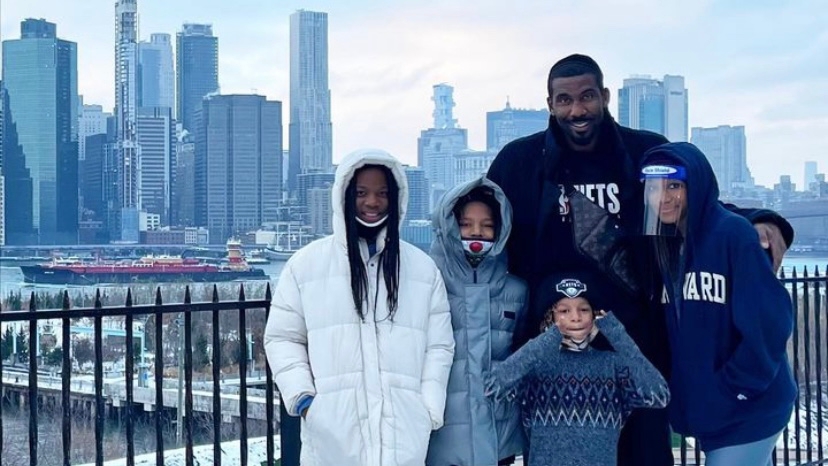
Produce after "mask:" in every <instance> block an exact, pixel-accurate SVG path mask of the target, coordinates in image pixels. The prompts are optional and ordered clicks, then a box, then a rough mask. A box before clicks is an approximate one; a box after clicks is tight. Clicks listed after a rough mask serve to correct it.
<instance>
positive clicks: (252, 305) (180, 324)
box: [0, 271, 828, 466]
mask: <svg viewBox="0 0 828 466" xmlns="http://www.w3.org/2000/svg"><path fill="white" fill-rule="evenodd" d="M781 278H782V281H783V282H784V283H785V285H786V286H787V287H788V289H789V291H790V293H791V299H792V302H793V304H794V310H795V314H796V322H797V324H796V326H795V330H794V333H793V338H792V339H791V342H790V347H789V348H790V353H791V361H792V364H793V368H794V374H795V376H796V381H797V384H798V386H799V387H800V390H799V398H798V400H797V404H796V411H795V413H794V414H795V415H794V421H793V422H792V424H791V425H790V426H789V427H788V428H786V429H785V431H784V433H783V436H782V443H783V447H782V448H778V449H777V451H776V452H775V455H774V459H775V462H774V464H781V465H786V466H787V465H809V466H810V465H819V464H828V458H826V451H825V450H826V444H828V419H826V415H827V414H826V413H828V332H826V324H828V311H826V296H825V293H826V289H828V277H826V273H825V272H824V271H823V272H822V273H820V272H819V271H815V272H814V273H810V274H809V273H808V272H807V271H806V272H805V273H804V274H802V273H800V274H798V275H797V273H796V271H794V273H793V274H791V275H790V276H784V275H783V276H782V277H781ZM62 298H63V302H62V306H61V309H51V310H40V309H38V304H37V302H38V299H37V296H36V295H35V293H32V295H31V297H30V299H29V305H28V310H19V311H10V310H0V324H3V326H8V324H12V323H23V324H24V325H25V324H28V326H29V328H30V329H31V328H34V329H37V328H39V325H38V324H39V323H43V322H47V321H52V322H60V325H55V327H60V329H61V337H60V344H59V345H58V347H60V348H61V349H62V351H61V353H60V361H59V368H58V369H57V371H56V374H54V375H55V377H54V378H48V377H47V376H45V375H44V374H43V373H42V369H43V367H44V366H45V365H46V364H45V363H44V361H43V360H44V357H43V356H41V357H28V358H27V360H26V363H25V367H24V368H23V370H21V367H20V366H19V365H12V364H10V363H9V362H8V360H7V361H6V362H4V361H2V359H3V358H0V409H3V408H4V406H8V405H9V403H12V401H13V400H12V398H13V397H14V396H18V397H21V399H22V400H23V401H24V404H25V407H26V409H27V410H28V433H27V435H26V436H25V441H23V442H18V444H16V445H14V447H15V448H12V446H10V445H7V444H6V443H7V442H8V441H9V440H8V439H7V437H6V436H4V431H3V423H2V422H0V458H2V459H3V461H2V463H3V464H4V465H6V464H9V465H17V464H29V465H31V466H35V465H50V464H64V465H69V464H78V463H80V462H84V461H85V460H79V459H78V458H76V457H75V456H77V455H75V454H74V452H75V449H73V446H74V444H73V438H72V434H73V422H74V421H73V418H74V417H76V416H77V414H78V413H77V409H78V405H77V402H75V403H73V401H76V400H73V399H75V398H79V397H80V398H83V397H84V396H85V394H84V392H83V390H79V391H78V390H75V391H73V388H72V387H73V385H72V384H73V382H74V381H73V378H74V377H75V375H73V365H74V360H75V359H76V358H74V357H73V355H72V354H71V352H72V346H71V345H72V339H73V337H72V331H73V330H72V328H73V327H72V323H73V321H77V320H78V319H91V320H92V322H93V323H92V325H91V335H92V338H93V340H94V342H93V346H94V357H93V364H92V366H93V367H94V374H93V375H92V381H91V383H90V385H91V387H89V393H88V396H87V398H88V399H89V400H91V401H90V402H89V403H90V405H89V406H90V407H91V408H92V411H93V413H94V415H92V416H90V418H91V422H92V423H93V424H94V455H93V457H92V458H87V459H86V460H88V461H85V462H88V463H94V464H98V465H100V464H102V463H103V461H104V460H105V458H104V448H103V438H104V430H105V425H104V424H105V412H106V407H107V405H108V404H109V403H113V400H115V399H119V397H120V396H122V397H123V399H122V400H120V399H119V402H121V403H122V404H123V405H124V406H134V405H135V404H136V403H146V397H150V401H151V402H152V403H153V404H154V406H155V410H154V412H153V413H152V414H151V415H150V416H151V418H152V422H153V426H152V429H151V430H152V431H153V434H154V446H151V448H150V450H151V451H154V452H155V462H154V464H157V465H163V464H165V452H166V451H168V450H169V449H170V448H169V447H173V446H178V443H176V442H173V441H172V440H171V439H169V438H168V436H169V435H170V434H171V432H170V426H171V425H175V427H176V431H177V432H176V433H177V434H178V435H181V436H183V438H182V439H181V444H183V448H184V449H185V454H184V458H185V460H186V464H187V465H188V466H192V465H193V464H195V456H194V454H193V452H194V447H195V444H196V443H205V442H206V443H208V444H211V445H212V458H210V461H212V464H215V465H220V464H221V461H222V460H221V458H222V448H223V447H222V442H223V441H226V440H227V439H225V438H223V437H222V434H221V432H222V423H223V422H224V421H225V420H226V418H227V417H228V416H227V415H223V414H222V413H223V410H227V409H228V407H227V404H228V401H227V399H228V398H227V397H231V395H224V394H223V393H222V392H223V390H222V388H223V386H224V385H225V383H224V382H223V381H222V379H223V378H225V376H233V377H238V385H239V388H238V396H237V398H238V399H237V402H238V410H237V413H238V414H237V415H236V414H235V413H236V411H235V410H233V413H231V414H230V415H229V417H230V418H237V420H238V426H239V428H238V431H237V432H236V434H237V435H236V438H238V441H239V447H238V455H239V463H240V464H242V465H248V464H253V463H252V462H251V461H250V459H249V458H248V451H249V447H250V445H249V444H248V439H249V438H250V437H251V435H252V434H253V433H252V431H251V429H250V428H249V423H250V422H253V421H251V419H252V417H251V416H253V417H255V414H254V411H257V410H251V409H250V402H249V401H250V398H251V396H252V395H249V393H253V392H254V390H255V389H254V388H253V387H252V385H253V384H252V383H251V380H249V378H248V374H249V370H248V369H249V368H248V361H250V360H252V359H251V354H250V350H249V343H250V339H251V337H252V340H257V339H258V342H259V344H261V338H262V333H263V331H264V328H263V326H262V328H255V329H251V324H250V322H249V321H248V315H249V313H251V312H258V313H260V314H259V315H258V316H257V318H258V321H257V324H256V325H260V324H261V322H263V319H262V316H264V319H266V315H267V312H268V311H269V307H270V301H271V291H270V286H269V285H268V286H267V288H266V290H265V292H264V297H262V298H260V299H256V300H250V299H247V298H246V296H245V288H244V287H243V286H241V285H240V286H239V292H238V296H237V297H236V298H234V299H231V300H225V301H221V300H219V293H218V291H217V289H216V287H213V289H212V299H210V300H209V301H208V302H193V300H192V298H191V292H190V288H189V287H187V288H186V290H185V294H184V300H183V301H184V302H183V303H181V304H164V303H163V302H162V299H161V291H160V290H156V293H155V300H154V303H152V304H142V305H134V304H133V298H132V293H131V292H127V295H126V300H125V303H124V305H122V306H104V305H103V304H102V302H101V297H100V291H98V292H97V296H96V298H95V301H94V304H93V305H92V306H89V307H78V308H73V306H72V305H71V302H70V297H69V294H68V293H67V292H64V293H63V295H62ZM233 311H237V312H238V317H237V319H235V322H234V325H231V326H230V327H231V328H222V324H223V323H224V324H226V323H227V322H226V319H225V320H222V316H223V315H224V314H226V313H228V312H233ZM205 314H207V315H209V317H210V320H209V328H210V332H209V333H210V337H211V340H210V341H211V344H210V348H211V351H210V354H209V364H208V366H209V368H210V371H209V379H210V380H209V382H201V383H200V384H199V385H198V386H196V381H194V367H196V366H198V365H199V364H197V363H196V362H197V361H196V362H194V359H193V358H194V353H198V351H196V348H194V345H195V346H199V345H198V344H197V343H198V342H196V341H194V332H193V330H192V329H193V324H194V320H195V319H197V318H198V319H202V317H199V316H203V315H205ZM173 316H174V317H176V318H177V320H176V319H173ZM234 317H235V315H234ZM104 319H116V320H117V319H122V320H123V329H124V331H123V334H124V335H123V337H124V345H123V346H124V354H123V358H122V359H123V362H124V367H123V378H122V383H117V384H107V383H105V380H106V379H105V377H104V353H103V350H104V334H105V333H106V331H107V328H106V327H105V326H104ZM151 320H153V322H154V325H152V326H151V327H150V326H149V325H148V324H149V323H150V321H151ZM136 321H137V322H142V323H143V324H144V326H143V333H142V334H141V335H136V334H135V330H134V324H135V323H136ZM165 321H166V324H165ZM171 321H172V322H171ZM172 325H175V326H176V327H177V328H178V330H179V332H177V333H178V335H177V336H178V337H180V338H181V339H182V340H183V346H182V347H183V348H184V350H183V351H182V352H180V354H182V356H183V358H182V359H183V361H181V362H180V363H179V364H173V363H170V364H166V365H165V359H167V358H165V354H168V353H169V352H170V351H169V348H168V346H165V338H164V333H165V330H166V331H167V333H168V335H167V336H168V338H167V340H169V334H170V332H169V331H168V330H169V329H170V328H171V326H172ZM139 327H140V326H139ZM225 327H227V325H225ZM182 329H183V332H180V330H182ZM248 329H250V330H252V331H251V332H248ZM228 332H229V333H231V334H232V333H233V332H235V337H236V338H237V339H238V341H239V344H238V350H239V353H240V354H239V355H238V358H236V360H237V367H235V366H233V367H232V369H231V370H232V371H235V372H232V373H229V374H226V373H223V372H222V341H223V340H222V339H223V338H225V337H226V336H227V334H228ZM145 336H146V338H147V340H150V341H151V342H152V343H151V344H148V343H149V342H144V341H143V339H144V337H145ZM14 338H17V335H16V334H15V335H14ZM198 338H201V337H200V336H199V337H198ZM136 340H137V341H140V344H139V345H138V346H136V345H135V342H136ZM4 341H5V340H4ZM167 343H168V344H169V342H167ZM202 343H203V342H202ZM4 344H5V343H4ZM0 346H3V345H0ZM202 346H203V345H202ZM144 349H152V353H153V354H154V360H153V362H152V365H151V366H149V365H148V364H146V361H144V358H143V357H139V358H138V359H139V360H140V361H139V364H138V366H139V367H137V369H139V370H138V371H136V350H140V351H142V352H143V350H144ZM201 349H203V348H201ZM257 349H258V350H259V352H261V348H257ZM26 350H27V353H28V354H29V355H37V354H40V348H38V346H37V340H36V339H34V338H29V339H28V343H27V348H26ZM141 354H143V353H141ZM200 354H201V353H198V355H200ZM6 356H8V355H7V354H6ZM202 362H203V361H202ZM149 367H151V368H152V371H151V373H152V378H150V377H148V376H147V377H145V378H142V376H141V375H140V374H142V370H147V369H148V368H149ZM173 367H175V369H176V371H177V372H178V374H180V377H179V380H181V389H180V393H181V395H180V396H181V397H182V398H183V407H184V409H183V410H181V411H179V410H178V409H177V407H178V406H179V402H173V403H172V405H174V407H175V412H176V413H179V412H181V413H183V421H182V422H178V421H175V422H173V421H171V420H170V419H169V412H166V413H165V410H164V409H163V408H162V407H164V406H165V399H166V400H167V401H170V400H169V390H170V388H165V384H164V383H163V381H164V378H165V370H166V369H167V368H170V369H171V368H173ZM179 368H180V369H181V370H180V371H179V370H178V369H179ZM12 370H17V371H18V373H19V374H24V380H23V381H22V382H20V377H21V376H20V375H15V376H14V378H15V379H16V382H12V376H11V374H10V371H12ZM264 373H265V376H264V377H263V378H262V380H261V382H262V383H263V385H264V386H263V387H261V388H260V389H258V390H259V391H258V392H257V393H261V392H263V393H264V396H263V397H258V396H257V397H256V398H255V399H256V400H260V399H263V400H264V401H263V402H262V403H260V404H259V405H262V404H263V405H264V406H263V408H261V409H263V410H264V415H263V421H264V425H265V427H264V429H262V428H261V422H259V421H257V426H258V429H254V430H256V431H257V432H259V433H261V434H263V435H264V438H265V441H264V443H265V447H264V448H265V449H266V454H264V455H263V456H264V458H265V459H264V463H265V464H268V465H276V464H281V465H283V466H294V465H298V464H299V448H300V443H299V421H298V419H297V418H293V417H288V416H287V415H286V414H285V413H284V409H283V408H281V407H280V403H279V400H278V394H277V393H276V391H275V389H274V384H273V379H272V375H271V373H270V371H269V369H268V370H265V371H264ZM63 374H67V375H66V376H64V375H63ZM135 374H139V376H138V380H137V383H136V379H135ZM147 375H149V373H148V374H147ZM56 379H59V383H60V389H59V390H57V389H56V388H51V387H48V386H46V387H45V386H44V380H56ZM150 381H151V382H152V383H151V385H152V387H148V386H147V387H141V386H139V387H137V388H138V393H139V395H140V396H139V397H137V398H136V385H144V384H147V385H150V383H149V382H150ZM157 381H162V383H157ZM168 382H169V380H168ZM205 383H206V386H205ZM168 385H169V384H168ZM199 387H200V388H205V387H206V388H207V389H208V390H206V392H208V394H207V395H206V396H207V397H208V398H211V399H210V403H209V405H210V406H209V407H208V406H206V405H204V403H201V404H199V406H198V408H199V409H203V410H205V411H206V412H202V413H201V414H199V413H197V412H196V411H197V410H196V406H194V397H199V396H201V395H200V394H201V391H200V390H198V388H199ZM107 388H108V389H107ZM50 391H51V392H52V393H54V395H49V394H48V392H50ZM224 391H225V392H226V390H224ZM165 393H167V395H168V396H167V397H166V398H165ZM210 395H211V396H210ZM49 396H52V397H53V399H54V402H53V403H52V405H54V406H56V407H57V409H58V410H59V411H60V423H61V428H60V437H61V441H60V442H59V443H60V445H61V448H60V451H54V450H51V451H40V450H39V446H41V445H42V444H43V442H42V441H41V440H42V439H41V438H40V437H39V436H40V435H41V432H40V429H39V424H38V423H39V411H40V410H41V409H43V407H44V406H48V405H49V403H46V402H45V401H44V399H46V398H48V397H49ZM233 399H234V400H235V398H233ZM169 404H170V403H167V405H169ZM259 405H257V406H259ZM277 408H279V409H280V414H279V416H278V417H277V415H276V413H275V409H277ZM127 413H129V411H127ZM199 416H201V417H200V418H199V419H201V420H205V419H206V420H207V424H206V426H207V427H208V428H207V429H206V430H207V431H208V433H209V435H207V437H208V438H206V439H205V438H204V437H205V436H204V433H203V432H202V430H204V429H205V424H204V423H201V424H199V425H198V426H196V425H195V419H196V418H197V417H199ZM133 417H134V416H132V415H129V414H128V415H126V416H124V418H123V424H124V433H123V441H124V442H125V452H124V453H125V455H123V456H125V458H124V464H125V465H126V466H134V465H135V464H136V463H135V459H134V458H135V456H136V454H137V453H140V452H138V451H137V450H136V446H135V430H134V427H135V426H134V423H135V420H134V419H133ZM0 418H2V411H0ZM280 419H281V423H279V420H280ZM197 429H199V432H196V430H197ZM277 433H279V434H280V436H277ZM195 437H199V438H200V441H199V442H196V441H195ZM277 439H280V440H277ZM277 441H279V442H280V443H279V444H278V445H277V443H276V442H277ZM21 445H25V448H22V449H21V448H20V446H21ZM277 450H278V452H277ZM11 455H15V457H14V458H13V457H12V456H11ZM675 457H676V464H681V465H684V466H690V465H698V464H702V461H703V460H702V455H701V453H700V451H699V449H698V446H697V445H695V444H694V443H693V442H692V439H680V444H679V446H678V447H677V448H676V449H675ZM108 459H111V458H106V460H108ZM257 466H258V464H257Z"/></svg>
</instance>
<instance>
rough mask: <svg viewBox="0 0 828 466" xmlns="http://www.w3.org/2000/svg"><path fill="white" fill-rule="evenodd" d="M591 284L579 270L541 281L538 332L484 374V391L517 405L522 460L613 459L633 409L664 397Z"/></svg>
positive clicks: (532, 463) (536, 464)
mask: <svg viewBox="0 0 828 466" xmlns="http://www.w3.org/2000/svg"><path fill="white" fill-rule="evenodd" d="M595 283H596V282H595V281H594V280H591V279H590V277H589V276H588V275H586V274H583V273H580V274H575V273H573V274H566V275H555V276H551V277H548V278H547V279H546V280H544V282H543V284H542V285H541V287H540V290H541V291H540V293H541V296H539V299H538V303H539V305H541V306H544V307H545V308H546V309H547V311H546V314H545V318H544V320H543V323H542V324H541V326H542V328H541V330H542V332H543V333H541V334H540V335H539V336H538V337H536V338H534V339H532V340H530V341H529V342H528V343H527V344H526V345H524V346H523V347H521V348H520V349H519V350H518V351H517V352H516V353H515V354H513V355H512V356H510V357H509V358H508V359H506V361H504V362H503V363H501V364H498V365H496V366H495V367H494V369H493V370H492V372H491V373H490V374H489V375H488V376H487V377H486V393H487V394H488V395H490V396H492V397H493V398H494V399H495V400H498V399H504V398H505V399H514V398H517V400H518V401H519V403H520V404H521V407H522V419H523V426H524V427H525V429H526V434H527V436H528V437H529V458H528V461H527V462H526V465H527V466H547V465H548V466H557V465H567V466H608V465H614V464H616V456H617V451H616V449H617V444H618V437H619V435H620V433H621V427H622V426H623V425H624V422H625V421H626V420H627V418H628V417H629V415H630V413H631V412H632V410H633V409H636V408H663V407H665V406H666V405H667V402H668V401H669V398H670V392H669V389H668V386H667V383H666V382H665V381H664V378H663V377H662V376H661V374H660V373H659V372H658V370H656V368H655V367H654V366H653V365H652V364H651V363H650V362H649V361H648V360H647V358H645V357H644V356H643V355H642V354H641V351H640V350H639V349H638V347H637V346H636V344H635V343H634V342H633V340H632V339H631V338H630V336H629V335H627V332H626V331H625V330H624V325H623V324H621V322H619V321H618V319H616V318H615V316H614V315H613V314H612V313H611V312H610V313H606V312H604V311H597V309H598V308H597V307H596V308H593V306H592V305H591V304H590V302H594V303H596V304H597V302H598V298H599V297H600V295H601V294H600V293H596V291H597V290H595V289H594V286H595V285H594V284H595ZM642 448H646V446H642Z"/></svg>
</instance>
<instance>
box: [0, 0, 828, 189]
mask: <svg viewBox="0 0 828 466" xmlns="http://www.w3.org/2000/svg"><path fill="white" fill-rule="evenodd" d="M114 4H115V2H114V0H0V38H2V39H3V40H6V39H13V38H18V37H19V23H20V21H21V20H23V19H24V18H28V17H34V18H45V19H47V20H49V21H51V22H54V23H57V28H58V36H59V37H60V38H62V39H66V40H71V41H74V42H77V43H78V73H79V79H78V81H79V85H78V87H79V92H80V93H81V94H83V95H84V100H85V103H96V104H101V105H103V106H104V107H105V108H107V109H111V107H112V105H113V102H114V95H113V94H114V83H113V63H114V35H115V31H114V27H115V26H114ZM298 8H304V9H307V10H314V11H325V12H327V13H328V14H329V16H328V22H329V47H330V51H329V59H330V87H331V95H332V97H331V100H332V120H333V131H334V133H333V134H334V136H333V137H334V141H333V143H334V144H333V145H334V161H335V162H336V161H338V160H339V159H341V158H342V157H343V156H344V155H345V154H347V153H348V152H350V151H352V150H355V149H358V148H363V147H378V148H382V149H385V150H387V151H389V152H391V153H392V154H394V155H396V156H397V157H399V158H400V159H401V160H403V161H404V162H406V163H411V164H414V163H416V159H417V137H418V136H419V132H420V131H421V130H422V129H426V128H428V127H430V126H431V122H432V119H431V112H432V108H433V106H432V102H431V100H430V97H431V92H432V85H434V84H437V83H441V82H445V83H449V84H451V85H453V86H454V88H455V91H454V100H455V102H456V107H455V118H457V119H458V120H459V124H460V126H461V127H464V128H468V130H469V142H470V145H471V147H472V148H473V149H485V139H486V112H487V111H493V110H500V109H502V108H503V106H504V104H505V102H506V98H507V96H508V97H509V99H510V101H511V104H512V106H513V107H520V108H545V105H546V104H545V97H546V87H545V79H546V74H547V72H548V70H549V67H550V66H551V65H552V64H553V63H554V62H555V61H556V60H558V59H560V58H562V57H564V56H566V55H568V54H570V53H575V52H579V53H586V54H589V55H591V56H593V57H594V58H595V59H596V60H597V61H598V63H599V64H600V65H601V67H602V68H603V71H604V74H605V84H606V86H607V87H609V89H610V92H611V95H612V98H611V102H610V110H611V112H612V113H613V114H617V108H618V107H617V102H616V99H617V95H618V88H619V87H620V86H621V82H622V80H623V79H624V78H626V77H629V75H631V74H650V75H652V76H653V77H658V78H661V77H663V75H665V74H679V75H683V76H684V77H685V79H686V86H687V88H688V89H689V96H690V109H689V112H690V125H691V126H717V125H727V124H729V125H744V126H745V127H746V132H747V148H748V165H749V166H750V168H751V171H752V173H753V175H754V177H755V178H756V180H757V182H759V183H761V184H765V185H771V184H773V183H774V182H776V181H777V180H778V178H779V175H781V174H789V175H791V176H792V177H793V180H794V182H795V183H797V184H800V185H801V183H802V179H803V170H804V168H803V164H804V162H805V161H806V160H815V161H818V162H819V171H820V172H827V171H828V6H827V5H826V2H825V0H787V1H777V0H743V1H737V0H722V1H710V0H693V1H692V2H688V1H683V0H679V1H673V0H579V1H569V0H555V1H539V0H538V1H529V0H512V1H503V0H475V1H473V2H472V1H465V2H463V1H459V0H439V1H438V0H404V1H401V0H398V1H394V2H369V1H363V0H348V1H306V2H296V1H283V0H280V1H271V0H268V1H265V0H232V1H231V0H138V11H139V33H140V36H141V38H142V39H149V36H150V34H151V33H155V32H166V33H169V34H172V35H174V34H175V33H176V32H177V31H178V30H179V29H180V28H181V24H182V23H184V22H206V23H212V24H213V32H214V34H215V35H217V36H218V37H219V83H220V86H221V91H222V93H250V92H256V93H259V94H263V95H266V96H267V97H268V98H269V99H274V100H281V101H282V102H283V105H284V106H283V124H284V131H285V135H287V127H288V126H287V125H288V112H287V108H288V97H289V79H288V76H289V73H288V66H289V65H288V63H289V61H288V57H289V36H288V29H289V20H288V17H289V15H290V14H291V13H292V12H293V11H295V10H296V9H298ZM286 140H287V138H285V141H286ZM799 188H800V189H801V186H799Z"/></svg>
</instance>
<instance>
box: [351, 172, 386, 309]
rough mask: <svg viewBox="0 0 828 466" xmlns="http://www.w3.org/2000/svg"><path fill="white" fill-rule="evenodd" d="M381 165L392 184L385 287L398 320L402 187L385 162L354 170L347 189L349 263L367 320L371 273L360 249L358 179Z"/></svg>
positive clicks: (353, 287)
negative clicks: (365, 306) (366, 310)
mask: <svg viewBox="0 0 828 466" xmlns="http://www.w3.org/2000/svg"><path fill="white" fill-rule="evenodd" d="M371 168H374V169H378V170H380V171H382V173H383V174H384V175H385V181H386V184H387V185H388V218H387V219H386V220H385V229H386V233H385V247H384V248H383V249H382V252H381V253H380V267H381V269H382V275H383V279H384V281H385V289H386V291H387V293H388V298H387V306H388V316H389V319H391V320H394V314H395V313H396V312H397V298H398V296H399V285H400V202H399V199H400V187H399V185H398V184H397V180H396V178H394V174H393V173H391V170H390V169H389V168H388V167H386V166H385V165H365V166H363V167H360V168H359V169H357V170H356V171H355V172H354V176H353V178H351V181H350V183H348V187H347V188H346V190H345V238H346V241H347V244H348V264H349V266H350V269H351V295H352V296H353V299H354V307H355V308H356V311H357V314H358V315H359V318H360V319H361V320H365V309H363V303H365V302H367V300H368V274H367V272H366V270H365V263H364V262H363V261H362V255H361V254H360V252H359V231H358V227H357V225H358V224H357V220H356V216H357V211H356V180H357V177H358V176H359V174H360V173H361V172H362V171H363V170H367V169H371Z"/></svg>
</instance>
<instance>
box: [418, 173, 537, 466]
mask: <svg viewBox="0 0 828 466" xmlns="http://www.w3.org/2000/svg"><path fill="white" fill-rule="evenodd" d="M432 224H433V225H434V228H435V237H434V242H433V243H432V245H431V251H430V255H431V258H432V259H434V262H435V263H436V264H437V267H438V268H439V269H440V272H442V274H443V280H444V281H445V283H446V289H447V291H448V299H449V305H450V307H451V324H452V327H453V328H454V341H455V348H454V363H453V364H452V366H451V374H450V375H449V383H448V396H447V398H446V411H445V417H444V420H445V421H444V422H445V423H444V425H443V427H442V428H440V429H439V430H437V431H435V432H433V433H432V434H431V442H430V443H429V446H428V456H427V459H426V464H427V465H429V466H452V465H456V466H494V465H507V464H512V463H513V461H514V458H515V455H516V454H519V453H521V452H522V451H523V447H524V440H523V430H522V428H521V426H520V409H519V407H518V406H517V404H515V403H513V402H511V401H509V400H498V401H496V402H494V401H492V400H490V399H487V398H486V397H485V396H484V395H483V390H482V386H483V373H484V372H486V371H489V370H491V368H492V366H493V365H495V364H497V363H499V362H502V361H503V360H505V359H506V358H507V357H508V356H509V355H510V354H512V334H513V332H514V329H515V322H516V320H517V318H518V316H519V315H521V314H523V313H525V312H526V310H525V309H524V308H525V306H526V305H527V300H528V297H527V290H526V283H525V282H524V281H523V280H521V279H520V278H518V277H516V276H514V275H511V274H509V273H508V271H507V270H506V257H505V254H503V250H504V248H505V247H506V240H507V239H508V238H509V232H510V231H511V229H512V208H511V205H510V204H509V201H508V200H506V196H505V195H504V194H503V191H501V190H500V188H499V187H498V186H497V185H496V184H494V183H493V182H492V181H491V180H488V179H486V178H479V179H476V180H473V181H470V182H468V183H465V184H462V185H459V186H457V187H455V188H454V189H452V190H450V191H448V192H447V193H446V194H445V195H444V196H443V198H442V199H441V201H440V204H439V206H438V207H437V208H436V209H435V211H434V214H433V222H432Z"/></svg>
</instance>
